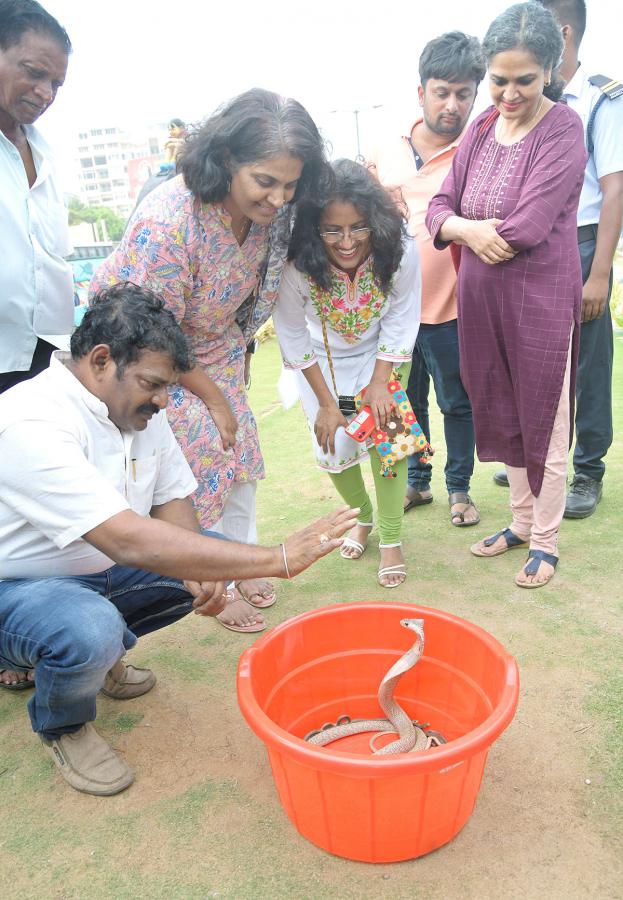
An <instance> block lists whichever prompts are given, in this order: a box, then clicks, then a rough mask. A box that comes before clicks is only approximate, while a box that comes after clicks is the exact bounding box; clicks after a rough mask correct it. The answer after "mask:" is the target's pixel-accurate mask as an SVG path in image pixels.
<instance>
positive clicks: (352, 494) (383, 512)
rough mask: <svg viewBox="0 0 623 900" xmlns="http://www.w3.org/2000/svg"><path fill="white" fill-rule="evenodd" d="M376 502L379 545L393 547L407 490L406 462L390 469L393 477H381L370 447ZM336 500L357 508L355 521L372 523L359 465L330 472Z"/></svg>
mask: <svg viewBox="0 0 623 900" xmlns="http://www.w3.org/2000/svg"><path fill="white" fill-rule="evenodd" d="M368 452H369V454H370V464H371V466H372V475H373V477H374V487H375V490H376V502H377V506H378V529H379V543H380V544H397V543H398V542H399V541H400V532H401V528H402V516H403V503H404V499H405V492H406V490H407V460H406V459H401V460H400V462H397V463H396V464H395V465H394V466H393V469H394V472H395V473H396V477H395V478H383V476H382V475H381V458H380V456H379V455H378V453H377V452H376V450H375V449H374V448H371V449H370V450H369V451H368ZM330 478H331V481H332V482H333V484H334V485H335V487H336V489H337V491H338V493H339V495H340V497H342V499H343V500H344V502H345V503H348V505H349V506H354V507H356V506H358V507H359V508H360V510H361V512H360V513H359V520H358V521H359V522H363V523H371V522H372V502H371V500H370V497H369V496H368V492H367V490H366V486H365V484H364V482H363V475H362V474H361V466H351V468H350V469H345V470H344V471H343V472H339V473H337V474H336V473H330Z"/></svg>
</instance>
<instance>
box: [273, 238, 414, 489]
mask: <svg viewBox="0 0 623 900" xmlns="http://www.w3.org/2000/svg"><path fill="white" fill-rule="evenodd" d="M331 272H332V277H333V290H332V291H331V292H329V291H322V290H320V289H319V288H318V287H317V286H316V285H315V284H314V283H313V282H312V281H311V279H308V278H307V277H306V276H305V275H303V274H302V273H301V272H299V271H298V270H297V269H296V268H295V267H294V265H293V264H292V263H288V265H287V266H286V267H285V270H284V273H283V276H282V279H281V287H280V290H279V298H278V300H277V305H276V307H275V309H274V311H273V320H274V323H275V329H276V331H277V337H278V338H279V343H280V346H281V352H282V355H283V357H284V365H285V366H286V367H287V368H290V369H294V370H295V373H294V374H295V378H296V382H297V386H298V392H299V396H300V399H301V403H302V405H303V409H304V410H305V415H306V416H307V419H308V421H309V425H310V431H311V438H312V444H313V448H314V454H315V456H316V462H317V464H318V466H319V467H320V468H321V469H323V470H324V471H327V472H335V473H337V472H343V471H344V469H348V468H350V467H351V466H355V465H358V464H359V463H360V462H361V460H363V459H365V458H366V457H367V456H368V450H367V446H366V444H360V443H358V442H357V441H355V440H353V438H351V437H350V436H349V435H348V434H347V433H346V431H345V430H344V428H338V429H337V431H336V433H335V452H334V453H325V452H324V451H323V449H322V448H321V447H320V445H319V444H318V441H317V440H316V436H315V434H314V429H313V426H314V422H315V421H316V416H317V415H318V398H317V397H316V395H315V393H314V391H313V390H312V388H311V386H310V384H309V382H308V381H307V378H306V377H305V375H304V374H303V370H304V369H307V368H309V366H312V365H314V363H317V364H318V365H319V366H320V371H321V372H322V376H323V378H324V380H325V382H326V384H327V387H328V388H329V390H330V391H331V393H332V394H334V395H335V393H336V391H335V390H334V387H333V378H332V376H331V372H330V370H329V365H328V360H327V352H326V350H325V346H324V341H323V339H322V325H321V320H320V315H322V316H323V317H326V323H327V339H328V341H329V346H330V350H331V358H332V360H333V363H334V374H335V380H336V386H337V393H338V394H352V395H355V394H358V393H359V392H360V391H361V390H362V388H364V387H367V386H368V384H369V383H370V378H371V377H372V372H373V370H374V365H375V363H376V360H377V359H383V360H387V361H388V362H393V363H395V367H396V368H398V367H399V366H400V365H401V364H402V363H407V362H408V363H410V362H411V354H412V351H413V345H414V344H415V339H416V337H417V333H418V328H419V325H420V263H419V257H418V251H417V245H416V243H415V241H413V240H412V239H409V240H408V242H407V244H406V246H405V252H404V256H403V259H402V262H401V264H400V268H399V269H398V271H397V272H396V274H395V276H394V279H393V282H392V288H391V290H390V292H389V294H388V295H387V296H385V295H384V294H383V293H382V292H381V291H380V290H379V289H378V287H377V286H376V284H375V283H374V279H373V277H372V268H371V265H370V261H369V260H366V261H365V262H364V263H363V264H362V265H361V266H360V268H359V270H358V271H357V274H356V276H355V278H354V280H353V281H352V282H351V280H350V278H349V277H348V275H346V273H344V272H341V271H340V270H339V269H333V268H332V270H331Z"/></svg>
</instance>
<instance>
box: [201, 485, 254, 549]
mask: <svg viewBox="0 0 623 900" xmlns="http://www.w3.org/2000/svg"><path fill="white" fill-rule="evenodd" d="M256 492H257V481H235V482H234V484H233V485H232V488H231V490H230V492H229V496H228V497H227V502H226V503H225V509H224V510H223V515H222V516H221V518H220V519H219V520H218V522H215V524H214V525H212V526H211V527H210V531H218V533H219V534H223V535H225V537H227V538H230V539H231V540H232V541H240V543H242V544H257V524H256V521H255V495H256Z"/></svg>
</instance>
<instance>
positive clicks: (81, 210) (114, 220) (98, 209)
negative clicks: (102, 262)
mask: <svg viewBox="0 0 623 900" xmlns="http://www.w3.org/2000/svg"><path fill="white" fill-rule="evenodd" d="M68 208H69V224H70V225H79V224H80V223H81V222H89V223H90V224H91V225H94V226H95V231H96V233H97V234H98V235H99V240H101V241H120V240H121V236H122V235H123V232H124V230H125V225H126V220H125V219H124V218H123V216H120V215H119V214H118V213H116V212H115V211H114V210H112V209H108V207H107V206H85V205H84V203H82V201H81V200H79V199H78V197H70V198H69V202H68Z"/></svg>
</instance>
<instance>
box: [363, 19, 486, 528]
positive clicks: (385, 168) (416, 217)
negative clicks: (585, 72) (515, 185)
mask: <svg viewBox="0 0 623 900" xmlns="http://www.w3.org/2000/svg"><path fill="white" fill-rule="evenodd" d="M485 68H486V65H485V61H484V57H483V55H482V51H481V49H480V44H479V43H478V40H477V39H476V38H474V37H470V36H468V35H466V34H463V33H462V32H460V31H451V32H449V33H447V34H443V35H441V37H438V38H435V39H434V40H432V41H430V42H429V43H428V44H427V45H426V47H425V48H424V51H423V53H422V55H421V57H420V63H419V69H420V86H419V87H418V97H419V101H420V106H421V107H422V118H420V119H418V120H417V121H416V122H415V124H414V125H413V126H412V128H411V129H410V131H408V132H407V133H406V135H403V136H400V137H399V136H396V137H395V138H394V139H393V140H390V141H388V142H387V143H386V144H385V145H382V146H381V147H380V148H379V149H378V150H377V152H376V154H375V156H374V157H373V158H372V159H371V160H370V161H369V162H370V168H371V169H372V171H375V170H376V174H377V177H378V179H379V181H380V182H381V183H382V184H384V185H386V186H387V187H390V188H396V187H399V188H400V192H401V194H402V199H403V200H404V201H405V203H406V204H407V206H408V207H409V230H410V232H411V234H413V235H414V236H415V238H416V240H417V242H418V249H419V251H420V264H421V269H422V324H421V325H420V331H419V334H418V338H417V343H416V345H415V349H414V351H413V365H412V367H411V375H410V377H409V384H408V387H407V394H408V395H409V399H410V400H411V404H412V406H413V409H414V412H415V414H416V416H417V418H418V421H419V423H420V424H421V426H422V428H423V429H424V432H425V433H426V437H427V438H428V439H429V440H430V428H429V418H428V394H429V389H430V380H431V378H432V380H433V383H434V385H435V393H436V395H437V402H438V404H439V408H440V409H441V412H442V413H443V417H444V431H445V438H446V448H447V461H446V467H445V477H446V488H447V490H448V501H449V504H450V514H451V522H452V524H453V525H457V526H466V525H476V523H477V522H478V521H479V519H480V517H479V514H478V510H477V508H476V506H475V505H474V503H473V502H472V500H471V498H470V496H469V493H468V492H469V483H470V479H471V476H472V473H473V470H474V428H473V424H472V410H471V406H470V403H469V399H468V397H467V394H466V393H465V389H464V387H463V384H462V382H461V376H460V373H459V344H458V335H457V322H456V319H457V309H456V273H455V270H454V266H453V264H452V258H451V256H450V251H449V250H444V251H443V252H441V253H440V252H439V251H438V250H435V249H434V247H433V242H432V239H431V236H430V234H429V233H428V230H427V228H426V226H425V224H424V217H425V216H426V211H427V209H428V203H429V201H430V200H431V198H432V197H433V196H434V195H435V194H436V193H437V191H438V190H439V188H440V187H441V184H442V182H443V180H444V178H445V176H446V174H447V173H448V170H449V169H450V165H451V163H452V157H453V156H454V153H455V151H456V148H457V147H458V145H459V142H460V140H461V137H462V136H463V132H464V131H465V128H466V125H467V120H468V118H469V116H470V113H471V111H472V108H473V106H474V101H475V99H476V92H477V90H478V85H479V84H480V82H481V81H482V79H483V78H484V74H485ZM431 476H432V466H431V465H430V464H429V463H421V462H420V461H419V458H418V457H417V456H411V457H410V458H409V485H408V488H407V496H406V498H405V511H406V510H408V509H411V508H412V507H414V506H421V505H423V504H425V503H431V502H432V499H433V495H432V492H431V489H430V481H431Z"/></svg>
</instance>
